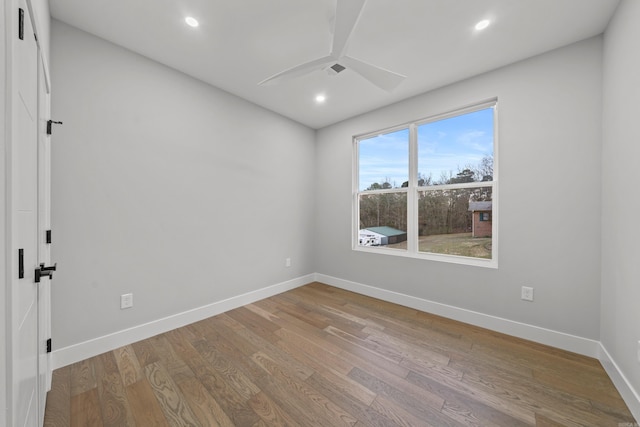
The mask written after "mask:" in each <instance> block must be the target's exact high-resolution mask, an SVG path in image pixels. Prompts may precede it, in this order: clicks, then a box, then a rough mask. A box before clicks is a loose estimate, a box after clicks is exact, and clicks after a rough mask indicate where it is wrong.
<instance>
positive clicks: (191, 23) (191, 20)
mask: <svg viewBox="0 0 640 427" xmlns="http://www.w3.org/2000/svg"><path fill="white" fill-rule="evenodd" d="M184 22H186V23H187V25H188V26H190V27H193V28H195V27H197V26H198V25H200V24H199V23H198V20H197V19H196V18H194V17H192V16H187V17H186V18H184Z"/></svg>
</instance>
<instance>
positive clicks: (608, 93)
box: [601, 0, 640, 417]
mask: <svg viewBox="0 0 640 427" xmlns="http://www.w3.org/2000/svg"><path fill="white" fill-rule="evenodd" d="M639 19H640V2H638V1H637V0H623V1H622V3H621V4H620V7H619V9H618V11H617V12H616V14H615V16H614V18H613V19H612V21H611V23H610V25H609V27H608V29H607V32H606V33H605V37H604V64H605V66H604V115H603V117H604V119H603V150H602V175H603V176H602V178H603V179H602V296H601V299H602V316H601V317H602V321H601V341H602V344H603V346H604V347H605V348H606V350H607V351H608V352H609V354H610V355H611V358H612V359H613V361H614V362H615V363H616V364H617V365H618V368H619V369H620V370H621V371H622V373H623V375H624V376H625V377H626V379H627V381H628V383H629V385H631V387H632V388H633V389H635V399H636V400H637V403H636V410H638V409H640V400H639V399H640V397H638V396H639V395H638V393H640V361H639V360H638V358H639V357H640V355H639V354H638V351H639V350H640V349H639V346H640V343H639V340H640V282H639V278H640V263H639V262H638V253H640V249H639V248H640V246H639V242H640V230H639V229H638V226H637V224H638V213H639V212H640V198H639V197H638V186H637V183H636V182H635V176H636V173H637V170H638V161H639V159H640V144H639V141H640V127H639V126H638V119H639V112H640V111H639V109H638V100H640V55H638V43H637V42H638V40H640V28H639V27H638V20H639ZM639 413H640V412H636V413H635V414H636V417H637V416H639V415H638V414H639Z"/></svg>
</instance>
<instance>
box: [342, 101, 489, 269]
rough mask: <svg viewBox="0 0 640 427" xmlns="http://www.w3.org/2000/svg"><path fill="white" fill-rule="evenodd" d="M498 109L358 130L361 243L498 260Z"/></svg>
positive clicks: (357, 239)
mask: <svg viewBox="0 0 640 427" xmlns="http://www.w3.org/2000/svg"><path fill="white" fill-rule="evenodd" d="M495 111H496V101H495V100H493V101H490V102H485V103H482V104H478V105H474V106H472V107H468V108H464V109H460V110H457V111H454V112H450V113H447V114H442V115H439V116H436V117H432V118H428V119H424V120H420V121H416V122H413V123H409V124H407V125H402V126H398V127H395V128H391V129H386V130H383V131H379V132H376V133H375V134H367V135H363V136H359V137H356V138H354V152H355V155H354V161H355V167H354V213H355V215H354V227H353V228H354V249H355V250H362V251H373V252H378V253H386V254H393V255H402V256H410V257H418V258H425V259H435V260H442V261H449V262H457V263H464V264H472V265H483V266H488V267H497V247H496V246H497V240H496V239H495V237H496V235H497V233H496V232H497V221H496V218H497V209H496V208H497V203H496V200H497V162H496V156H495V150H496V145H497V144H496V136H495V135H496V126H495V123H496V114H495Z"/></svg>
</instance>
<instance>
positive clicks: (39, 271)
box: [35, 262, 58, 283]
mask: <svg viewBox="0 0 640 427" xmlns="http://www.w3.org/2000/svg"><path fill="white" fill-rule="evenodd" d="M57 267H58V263H57V262H56V263H55V264H53V265H52V266H51V267H45V266H44V263H42V264H40V268H36V271H35V282H36V283H40V278H41V277H43V276H49V278H53V272H54V271H56V268H57Z"/></svg>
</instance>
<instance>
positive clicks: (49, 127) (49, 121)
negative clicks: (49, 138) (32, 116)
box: [47, 120, 62, 135]
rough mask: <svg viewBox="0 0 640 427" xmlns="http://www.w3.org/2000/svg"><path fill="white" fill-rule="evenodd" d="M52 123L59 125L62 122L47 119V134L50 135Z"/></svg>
mask: <svg viewBox="0 0 640 427" xmlns="http://www.w3.org/2000/svg"><path fill="white" fill-rule="evenodd" d="M52 124H56V125H61V124H62V122H56V121H53V120H47V135H51V125H52Z"/></svg>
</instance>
